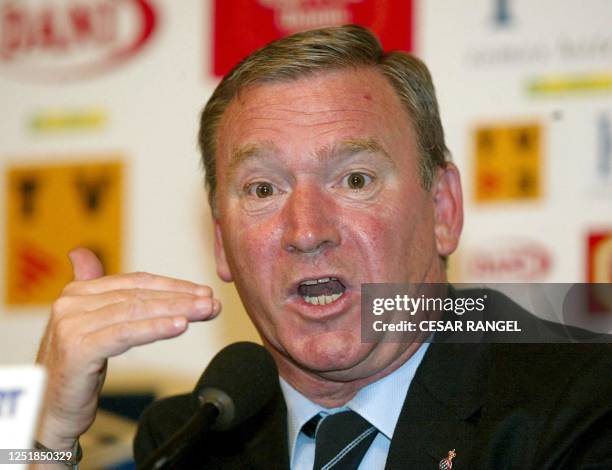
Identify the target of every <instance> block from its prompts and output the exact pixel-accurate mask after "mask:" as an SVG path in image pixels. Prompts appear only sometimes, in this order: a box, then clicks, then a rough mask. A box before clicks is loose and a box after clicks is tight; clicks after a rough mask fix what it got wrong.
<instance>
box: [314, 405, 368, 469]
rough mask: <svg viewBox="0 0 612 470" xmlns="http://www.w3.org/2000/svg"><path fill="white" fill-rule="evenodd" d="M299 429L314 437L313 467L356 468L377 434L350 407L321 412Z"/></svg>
mask: <svg viewBox="0 0 612 470" xmlns="http://www.w3.org/2000/svg"><path fill="white" fill-rule="evenodd" d="M302 431H303V432H304V433H305V434H306V435H308V436H310V437H313V436H314V437H315V464H314V467H313V468H314V470H328V469H331V468H334V470H336V469H337V470H340V469H343V470H344V469H346V470H348V469H351V470H353V469H356V468H357V467H358V466H359V463H360V462H361V459H362V458H363V456H364V455H365V453H366V452H367V450H368V448H369V447H370V444H372V441H373V440H374V438H375V437H376V432H377V429H376V428H375V427H374V426H372V425H371V424H370V423H369V422H368V421H366V420H365V419H364V418H362V417H361V416H360V415H359V414H358V413H355V412H354V411H352V410H347V411H341V412H339V413H335V414H333V415H327V416H321V415H320V414H319V415H317V416H315V417H314V418H312V419H311V420H310V421H308V422H307V423H306V424H305V425H304V427H303V428H302Z"/></svg>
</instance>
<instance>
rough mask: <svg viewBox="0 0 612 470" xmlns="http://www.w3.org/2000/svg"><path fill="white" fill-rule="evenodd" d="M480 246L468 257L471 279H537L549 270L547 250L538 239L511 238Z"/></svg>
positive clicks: (502, 280) (549, 257)
mask: <svg viewBox="0 0 612 470" xmlns="http://www.w3.org/2000/svg"><path fill="white" fill-rule="evenodd" d="M483 245H484V246H483V247H482V248H479V249H477V250H474V251H472V252H471V255H470V256H469V261H468V264H467V274H468V277H469V279H470V280H471V281H478V282H480V281H497V282H504V281H537V280H542V279H544V278H545V277H546V275H547V274H548V273H549V272H550V269H551V264H552V263H551V256H550V253H549V251H548V249H547V248H546V247H545V246H544V245H542V244H540V243H539V242H536V241H533V240H529V239H513V238H512V239H502V240H491V241H490V242H489V243H484V244H483Z"/></svg>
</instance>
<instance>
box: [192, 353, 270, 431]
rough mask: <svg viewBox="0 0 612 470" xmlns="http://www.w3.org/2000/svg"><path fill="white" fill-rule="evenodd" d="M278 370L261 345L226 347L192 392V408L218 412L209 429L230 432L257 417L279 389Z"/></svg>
mask: <svg viewBox="0 0 612 470" xmlns="http://www.w3.org/2000/svg"><path fill="white" fill-rule="evenodd" d="M279 387H280V385H279V382H278V370H277V369H276V364H275V363H274V360H273V359H272V356H271V355H270V353H269V352H268V351H266V350H265V349H264V348H263V346H260V345H258V344H255V343H249V342H246V341H244V342H240V343H234V344H230V345H229V346H227V347H225V348H224V349H222V350H221V351H220V352H218V353H217V355H216V356H215V357H214V358H213V359H212V361H211V362H210V364H209V365H208V367H207V368H206V370H205V371H204V373H203V374H202V377H200V380H199V381H198V383H197V385H196V386H195V389H194V391H193V397H194V399H195V401H196V404H197V405H196V406H198V407H201V406H203V405H204V404H205V403H212V404H213V405H215V406H216V407H217V408H218V409H219V416H218V417H217V420H216V421H215V425H214V426H213V429H216V430H227V429H231V428H233V427H235V426H237V425H239V424H241V423H242V422H244V421H245V420H247V419H248V418H250V417H251V416H253V415H255V414H257V413H258V412H259V411H260V410H261V409H262V408H263V407H264V406H265V405H266V404H267V403H268V402H269V401H270V400H271V399H272V397H273V396H274V394H275V393H276V392H277V391H278V390H279Z"/></svg>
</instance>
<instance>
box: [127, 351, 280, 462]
mask: <svg viewBox="0 0 612 470" xmlns="http://www.w3.org/2000/svg"><path fill="white" fill-rule="evenodd" d="M278 388H279V383H278V371H277V369H276V364H275V363H274V360H273V359H272V356H271V355H270V353H268V351H266V350H265V349H264V348H263V347H262V346H260V345H258V344H255V343H249V342H246V341H244V342H240V343H234V344H230V345H229V346H227V347H225V348H224V349H222V350H221V351H220V352H219V353H217V355H216V356H215V357H214V358H213V359H212V361H211V362H210V364H209V365H208V367H207V368H206V370H205V371H204V373H203V374H202V377H200V380H198V383H197V384H196V386H195V389H194V390H193V393H192V400H193V405H194V416H193V417H192V418H191V419H190V420H189V421H188V422H187V423H186V424H185V425H184V426H183V427H182V428H181V429H179V430H178V431H177V432H176V434H174V435H173V436H172V437H171V438H170V439H169V440H168V441H166V443H165V444H164V445H162V446H161V447H160V448H159V449H157V450H156V451H155V452H154V453H153V455H152V456H151V457H149V458H148V459H147V460H146V461H145V463H144V464H143V465H142V467H139V470H159V469H162V468H168V467H169V466H170V465H172V464H173V463H174V462H176V460H177V459H178V458H179V457H180V456H181V455H182V453H183V452H185V450H187V449H188V448H189V446H190V445H191V444H193V442H194V441H195V440H196V439H197V438H198V437H200V436H201V434H202V433H203V432H205V431H208V430H209V429H214V430H219V431H226V430H229V429H232V428H234V427H236V426H238V425H240V424H242V423H243V422H244V421H246V420H247V419H249V418H250V417H252V416H254V415H255V414H257V413H258V412H259V411H260V410H261V409H262V408H263V407H264V406H265V405H266V404H267V403H268V402H269V401H270V400H271V399H272V397H273V396H274V393H275V392H276V391H277V390H278Z"/></svg>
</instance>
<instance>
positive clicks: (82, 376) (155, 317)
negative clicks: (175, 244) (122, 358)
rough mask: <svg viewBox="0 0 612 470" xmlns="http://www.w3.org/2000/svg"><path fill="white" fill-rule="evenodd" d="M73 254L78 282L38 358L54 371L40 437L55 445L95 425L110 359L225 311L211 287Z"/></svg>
mask: <svg viewBox="0 0 612 470" xmlns="http://www.w3.org/2000/svg"><path fill="white" fill-rule="evenodd" d="M69 256H70V260H71V262H72V266H73V271H74V280H73V281H72V282H71V283H70V284H68V285H67V286H66V287H65V288H64V290H63V292H62V295H61V296H60V297H59V298H58V299H57V300H56V301H55V303H54V304H53V307H52V311H51V317H50V319H49V322H48V324H47V328H46V330H45V334H44V336H43V339H42V341H41V345H40V350H39V352H38V357H37V362H38V363H40V364H42V365H44V366H45V367H46V368H47V372H48V384H47V394H46V397H45V404H44V409H43V416H42V423H41V427H40V431H39V434H38V440H39V441H40V442H42V443H43V444H44V445H45V446H47V447H49V448H53V449H69V448H71V447H72V445H73V444H74V442H75V440H76V439H78V437H79V436H80V435H81V434H83V433H84V432H85V431H86V430H87V429H88V428H89V426H91V424H92V422H93V420H94V418H95V414H96V408H97V404H98V395H99V393H100V389H101V388H102V384H103V383H104V377H105V372H106V364H107V359H108V358H109V357H112V356H116V355H118V354H121V353H123V352H125V351H127V350H128V349H130V348H131V347H133V346H139V345H142V344H148V343H152V342H154V341H157V340H160V339H167V338H173V337H175V336H178V335H180V334H181V333H183V332H184V331H185V330H186V329H187V325H188V323H189V322H193V321H201V320H209V319H211V318H214V317H215V316H216V315H217V314H218V313H219V312H220V311H221V304H220V303H219V301H218V300H216V299H214V298H213V297H212V295H213V294H212V289H211V288H210V287H207V286H204V285H200V284H195V283H193V282H189V281H184V280H179V279H172V278H168V277H163V276H157V275H154V274H149V273H130V274H117V275H112V276H104V272H103V268H102V264H101V263H100V260H99V259H98V258H97V257H96V256H95V255H94V253H92V252H91V251H89V250H87V249H84V248H78V249H76V250H74V251H72V252H71V253H70V255H69Z"/></svg>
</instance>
